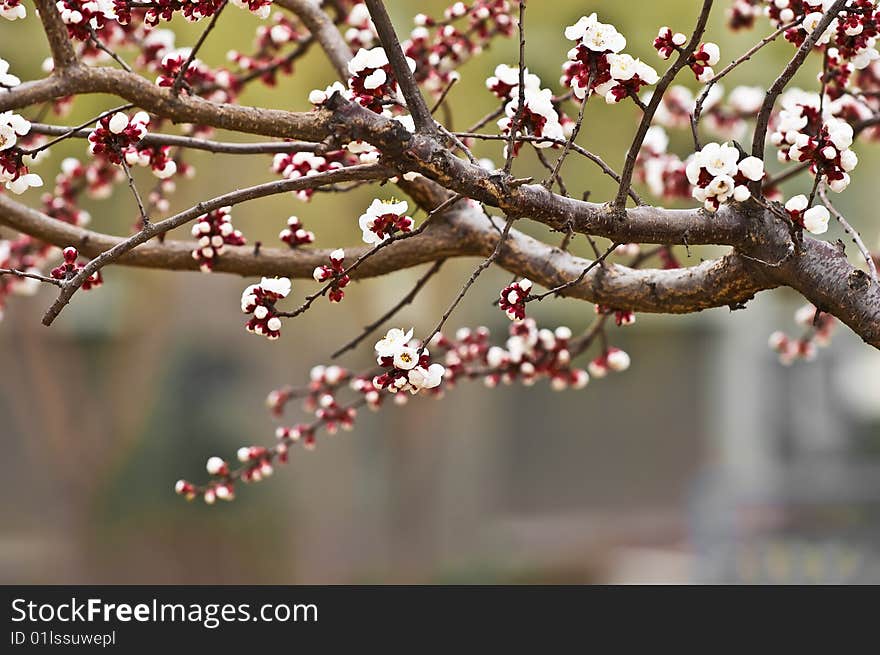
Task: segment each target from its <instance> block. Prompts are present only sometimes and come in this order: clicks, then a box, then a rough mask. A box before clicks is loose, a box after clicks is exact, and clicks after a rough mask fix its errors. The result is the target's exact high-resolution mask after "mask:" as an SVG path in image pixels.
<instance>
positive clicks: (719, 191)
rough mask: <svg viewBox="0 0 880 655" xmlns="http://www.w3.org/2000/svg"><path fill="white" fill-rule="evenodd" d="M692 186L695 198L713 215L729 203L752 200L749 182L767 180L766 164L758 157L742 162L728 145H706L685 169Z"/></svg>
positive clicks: (735, 151)
mask: <svg viewBox="0 0 880 655" xmlns="http://www.w3.org/2000/svg"><path fill="white" fill-rule="evenodd" d="M685 172H686V173H687V178H688V181H689V182H690V183H691V184H692V185H693V187H694V189H693V192H692V193H693V197H694V198H695V199H696V200H699V201H700V202H702V203H703V206H704V207H705V208H706V210H707V211H710V212H714V211H716V210H717V209H718V208H719V207H720V206H721V205H723V204H724V203H726V202H728V201H729V200H731V199H732V200H735V201H736V202H744V201H746V200H748V199H749V198H750V197H751V195H752V194H751V191H749V187H748V184H749V182H757V181H759V180H761V179H762V178H763V177H764V162H763V161H761V160H760V159H758V158H757V157H746V158H744V159H742V160H741V161H740V152H739V150H738V149H737V148H736V147H734V146H732V145H730V144H727V143H707V144H706V145H705V146H704V147H703V149H702V150H700V151H699V152H697V153H695V154H694V155H693V156H692V157H691V158H690V159H689V160H688V162H687V166H686V168H685Z"/></svg>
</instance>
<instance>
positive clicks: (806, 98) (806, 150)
mask: <svg viewBox="0 0 880 655" xmlns="http://www.w3.org/2000/svg"><path fill="white" fill-rule="evenodd" d="M826 100H827V102H822V101H821V99H820V98H819V94H817V93H808V92H805V91H801V90H800V89H792V90H791V91H789V92H788V93H786V94H785V95H784V96H783V98H782V109H781V110H780V112H779V114H778V115H777V116H776V119H775V125H774V131H773V133H772V134H771V135H770V142H771V143H773V145H775V146H776V147H777V148H778V152H777V158H778V159H779V161H781V162H787V161H792V162H805V163H808V164H809V166H810V172H811V173H812V174H813V175H815V176H818V177H820V178H821V179H823V180H824V181H825V182H827V183H828V187H829V188H830V189H831V190H832V191H834V192H836V193H840V192H841V191H843V190H844V189H846V187H848V186H849V183H850V176H849V174H850V172H852V170H853V169H855V167H856V166H857V165H858V163H859V158H858V156H857V155H856V153H855V152H853V151H852V149H851V148H850V146H851V145H852V143H853V139H854V137H855V135H854V131H853V128H852V126H851V125H850V124H849V123H848V122H847V121H845V120H843V119H841V118H837V117H835V116H834V115H833V112H834V111H835V108H841V106H840V103H832V102H831V101H830V100H828V99H827V98H826Z"/></svg>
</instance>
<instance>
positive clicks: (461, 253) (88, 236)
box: [0, 196, 775, 313]
mask: <svg viewBox="0 0 880 655" xmlns="http://www.w3.org/2000/svg"><path fill="white" fill-rule="evenodd" d="M437 219H439V220H437V222H436V223H432V225H431V226H430V228H429V229H427V230H426V231H425V232H424V233H423V234H421V235H419V236H418V237H415V238H412V239H405V240H402V241H399V242H397V243H394V244H392V245H391V246H389V247H388V248H386V249H384V250H383V251H382V252H379V253H376V254H375V255H374V256H372V257H370V258H369V259H367V260H365V261H364V263H363V265H362V266H361V267H360V268H358V270H357V271H356V272H355V274H354V275H353V277H354V278H355V279H361V278H368V277H374V276H379V275H386V274H388V273H391V272H394V271H398V270H401V269H404V268H408V267H411V266H416V265H418V264H424V263H427V262H435V261H437V260H439V259H442V258H449V257H488V256H489V255H491V254H492V252H493V251H494V249H495V247H496V246H497V244H498V233H497V231H496V230H494V229H492V228H490V227H487V218H486V216H485V215H484V214H483V213H482V212H481V211H477V210H473V209H462V210H453V211H450V212H449V213H448V214H444V215H442V216H438V217H437ZM496 221H498V219H496ZM0 224H3V225H7V226H8V227H10V228H12V229H15V230H17V231H19V232H23V233H25V234H30V235H31V236H34V237H36V238H38V239H41V240H43V241H46V242H47V243H51V244H54V245H56V246H59V247H64V246H68V245H73V246H75V247H76V248H77V249H78V250H79V251H80V252H81V253H83V254H84V255H86V256H88V257H93V258H98V257H100V256H101V254H102V253H105V252H107V251H109V250H111V249H112V248H114V247H116V246H117V245H119V244H120V243H122V242H124V241H125V239H123V238H121V237H113V236H108V235H105V234H100V233H97V232H91V231H89V230H85V229H83V228H79V227H75V226H73V225H70V224H68V223H63V222H61V221H58V220H55V219H53V218H51V217H49V216H47V215H46V214H43V213H42V212H39V211H37V210H35V209H31V208H29V207H26V206H25V205H22V204H20V203H18V202H16V201H14V200H12V199H10V198H8V197H6V196H0ZM497 227H499V229H501V222H500V221H498V225H497ZM194 248H195V243H194V242H191V241H165V242H164V243H158V242H150V243H144V244H143V245H141V246H139V247H137V248H135V249H133V250H129V251H127V252H125V253H124V254H122V255H121V256H119V258H118V259H116V260H115V261H114V263H115V264H120V265H125V266H137V267H144V268H157V269H164V270H184V271H195V270H198V262H196V261H195V260H194V259H193V258H192V254H191V253H192V250H193V249H194ZM368 250H369V248H366V247H363V246H361V247H358V248H348V249H346V256H347V257H353V258H359V257H360V256H361V255H363V254H364V253H366V252H367V251H368ZM329 254H330V251H329V250H313V249H307V248H302V249H297V250H289V249H286V250H281V249H277V248H263V249H261V250H260V252H259V254H255V253H254V249H253V248H249V247H246V246H228V247H227V248H226V250H224V252H223V255H222V256H221V257H220V258H218V260H217V263H216V266H215V271H216V272H218V273H234V274H238V275H242V276H250V277H255V276H261V275H268V276H272V275H280V276H286V277H292V278H307V279H310V278H311V276H312V271H313V270H314V268H315V267H316V266H318V265H320V264H324V263H326V262H327V258H328V256H329ZM496 263H497V264H499V265H500V266H502V267H503V268H505V269H506V270H508V271H510V272H511V273H515V274H517V275H519V276H522V277H528V278H529V279H531V280H533V281H534V282H535V283H537V284H540V285H542V286H545V287H547V288H553V287H555V286H559V285H560V284H563V283H565V282H567V281H569V280H571V279H574V278H576V277H577V276H578V275H580V273H581V272H582V271H583V270H584V269H585V268H586V267H588V266H589V265H590V261H589V260H586V259H582V258H580V257H574V256H573V255H571V254H569V253H566V252H563V251H562V250H560V249H558V248H554V247H552V246H548V245H547V244H545V243H542V242H540V241H538V240H537V239H534V238H532V237H529V236H526V235H524V234H522V233H520V232H518V231H517V230H513V229H511V230H510V233H509V234H508V236H507V239H506V240H505V247H504V249H503V250H502V251H501V253H500V254H499V256H498V259H497V260H496ZM751 267H752V264H751V263H750V262H748V261H747V260H745V259H744V258H740V257H737V256H734V255H729V256H728V257H726V258H724V259H722V260H718V261H711V262H704V263H703V264H700V265H699V266H697V267H694V268H687V269H676V270H671V271H662V270H649V269H645V270H634V269H631V268H627V267H625V266H619V265H615V266H608V267H605V268H603V269H600V270H598V271H595V270H594V271H593V272H592V273H591V274H590V275H588V276H587V277H586V278H585V279H584V280H583V281H582V282H581V283H580V284H578V285H577V286H574V287H571V288H568V289H565V290H564V292H563V295H565V296H568V297H572V298H579V299H582V300H587V301H590V302H595V303H601V304H603V305H608V306H610V307H619V308H621V309H632V310H634V311H640V312H654V313H667V312H669V313H686V312H692V311H700V310H702V309H707V308H709V307H722V306H726V305H731V304H738V303H741V302H745V301H746V300H748V299H749V298H751V297H752V296H753V295H754V294H755V293H757V292H758V291H760V290H762V289H766V288H772V287H773V286H775V283H773V282H769V283H768V282H766V281H763V282H754V281H752V280H753V277H752V276H751V275H750V271H751Z"/></svg>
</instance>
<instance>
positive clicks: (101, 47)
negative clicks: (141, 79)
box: [89, 25, 134, 73]
mask: <svg viewBox="0 0 880 655" xmlns="http://www.w3.org/2000/svg"><path fill="white" fill-rule="evenodd" d="M89 38H90V39H91V41H92V43H93V44H94V46H95V47H96V48H97V49H98V50H100V51H102V52H105V53H107V54H108V55H110V58H111V59H112V60H113V61H115V62H116V63H117V64H119V65H120V66H122V69H123V70H124V71H125V72H126V73H133V72H134V71H133V70H132V69H131V66H129V65H128V64H127V63H126V61H125V60H124V59H123V58H122V57H120V56H119V55H117V54H116V53H115V52H113V51H112V50H111V49H110V48H108V47H107V46H106V45H104V43H103V42H102V41H101V39H99V38H98V34H97V33H96V32H95V28H94V27H92V26H91V25H89Z"/></svg>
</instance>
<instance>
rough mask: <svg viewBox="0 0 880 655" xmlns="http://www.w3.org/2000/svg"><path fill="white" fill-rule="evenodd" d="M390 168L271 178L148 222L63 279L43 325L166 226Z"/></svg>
mask: <svg viewBox="0 0 880 655" xmlns="http://www.w3.org/2000/svg"><path fill="white" fill-rule="evenodd" d="M393 175H394V172H393V171H391V170H389V169H388V168H386V167H385V166H383V165H381V164H362V165H359V166H348V167H346V168H337V169H334V170H330V171H325V172H322V173H316V174H315V175H310V176H306V177H300V178H296V179H294V180H276V181H274V182H266V183H265V184H258V185H256V186H252V187H246V188H244V189H238V190H236V191H231V192H229V193H225V194H223V195H221V196H217V197H215V198H212V199H210V200H205V201H202V202H200V203H198V204H197V205H195V206H193V207H190V208H189V209H187V210H185V211H182V212H180V213H179V214H175V215H174V216H171V217H170V218H166V219H165V220H163V221H159V222H158V223H150V224H149V226H147V227H145V228H144V229H143V230H141V231H140V232H138V233H137V234H135V235H133V236H131V237H129V238H128V239H125V240H124V241H120V242H119V243H118V244H116V245H115V246H113V247H112V248H110V249H109V250H106V251H105V252H103V253H101V254H100V255H98V256H97V257H95V258H94V259H92V260H91V261H90V262H88V263H87V264H86V265H85V266H84V267H83V268H82V269H81V270H80V271H79V272H78V273H77V274H76V275H75V276H74V277H72V278H71V279H70V280H67V281H66V282H65V283H64V284H63V285H62V287H61V293H60V294H58V298H57V299H56V300H55V302H54V303H53V304H52V306H51V307H49V309H47V310H46V313H45V314H44V315H43V325H46V326H49V325H51V324H52V322H53V321H54V320H55V319H56V318H57V317H58V314H60V313H61V310H62V309H64V306H65V305H67V304H68V303H69V302H70V299H71V298H72V297H73V294H74V293H76V291H77V289H79V288H80V287H81V286H82V285H83V283H84V282H85V281H86V280H87V279H88V277H89V276H90V275H91V274H92V273H94V272H95V271H97V270H99V269H101V268H103V267H104V266H106V265H107V264H110V263H111V262H113V261H116V260H117V259H119V258H120V257H121V256H122V255H124V254H125V253H127V252H129V251H130V250H133V249H134V248H137V247H138V246H139V245H141V244H143V243H146V242H147V241H149V240H150V239H152V238H153V237H157V236H159V235H160V234H164V233H165V232H168V231H169V230H173V229H174V228H176V227H180V226H181V225H184V224H186V223H188V222H190V221H192V220H195V219H196V218H198V217H199V216H201V215H203V214H206V213H208V212H210V211H214V210H215V209H219V208H220V207H226V206H232V205H237V204H240V203H242V202H246V201H248V200H253V199H255V198H263V197H265V196H270V195H274V194H279V193H286V192H288V191H299V190H301V189H307V188H314V187H317V186H321V185H324V184H333V183H335V182H345V181H352V180H359V179H366V178H377V177H391V176H393Z"/></svg>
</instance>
